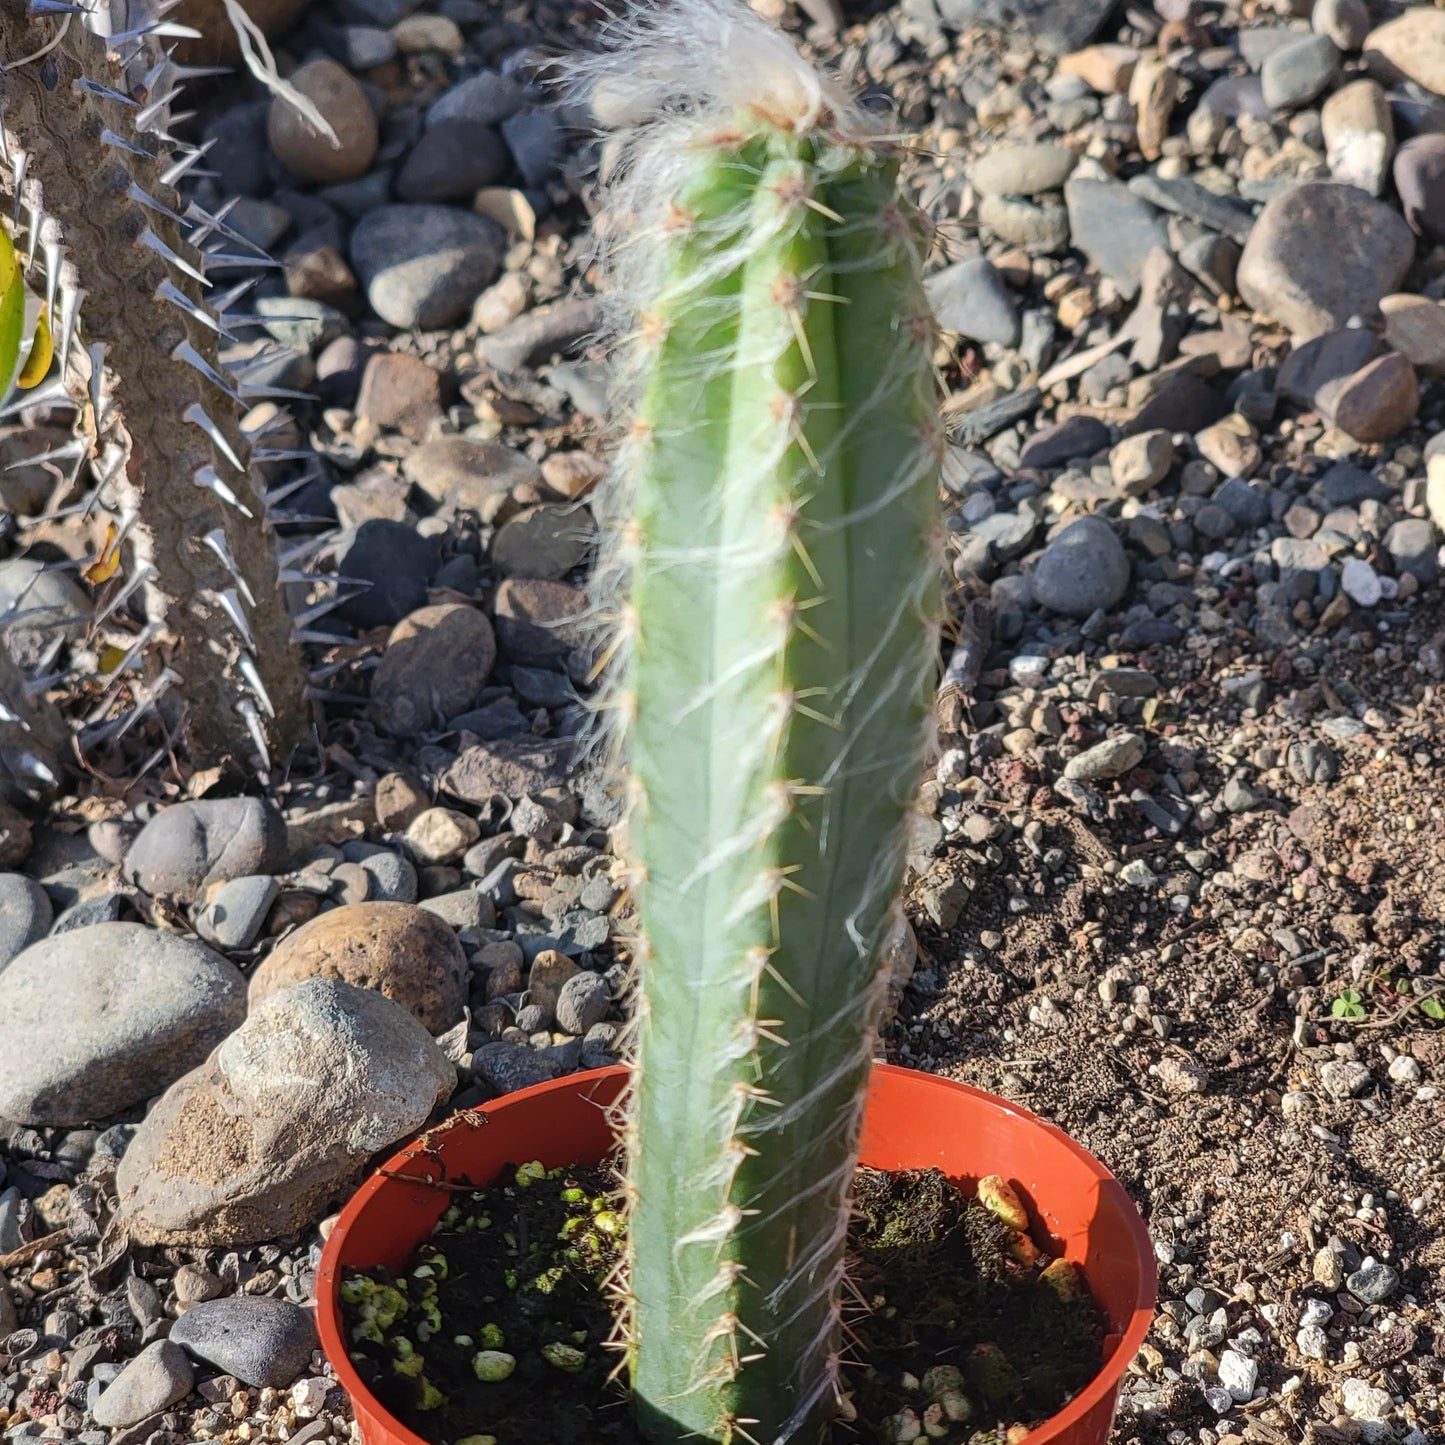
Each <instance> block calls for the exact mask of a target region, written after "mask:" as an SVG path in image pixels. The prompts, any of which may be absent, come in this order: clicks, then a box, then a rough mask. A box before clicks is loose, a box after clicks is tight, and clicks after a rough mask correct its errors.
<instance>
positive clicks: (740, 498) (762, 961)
mask: <svg viewBox="0 0 1445 1445" xmlns="http://www.w3.org/2000/svg"><path fill="white" fill-rule="evenodd" d="M627 23H628V24H629V25H630V26H631V27H633V33H634V39H633V40H632V41H631V42H630V43H629V44H628V45H627V46H626V47H625V48H624V49H623V50H622V51H621V52H620V55H621V56H622V57H623V59H622V61H621V63H620V64H619V65H618V66H617V69H616V71H612V72H609V71H608V69H607V68H606V65H605V63H604V64H601V65H594V74H601V75H602V77H603V78H604V79H607V78H609V77H615V75H616V74H617V73H619V72H621V73H626V74H629V75H632V74H637V75H641V76H643V77H645V78H647V79H648V80H649V81H650V82H651V83H653V84H654V85H658V86H659V89H660V88H661V84H660V82H659V77H665V76H667V75H668V74H669V73H671V74H673V75H676V76H682V77H684V78H686V79H687V80H689V81H692V82H694V83H695V80H696V77H697V74H698V70H697V67H698V65H699V64H700V63H710V58H711V56H712V55H713V54H714V53H716V54H725V55H727V56H728V57H729V59H728V63H727V68H728V70H729V71H730V73H731V74H732V75H733V76H736V75H737V73H738V72H739V71H740V70H743V69H744V68H746V67H748V66H749V63H750V61H751V62H753V73H752V74H750V75H748V76H747V77H746V80H745V84H744V88H743V90H742V92H741V93H739V92H738V91H737V89H736V88H735V82H733V81H728V82H726V84H725V85H724V86H723V88H722V89H720V90H718V91H717V93H716V94H713V95H709V94H707V93H706V92H705V93H704V95H703V96H702V97H698V95H697V94H696V92H693V93H692V94H691V95H690V99H689V101H688V103H687V105H686V106H685V107H684V109H683V113H682V114H681V115H679V111H678V100H679V97H678V96H676V95H667V96H666V97H664V99H665V100H666V101H669V102H671V104H667V103H664V104H663V105H661V106H659V107H658V109H659V110H660V111H661V112H662V113H663V115H664V116H665V118H664V119H663V120H661V121H655V120H645V121H643V123H642V124H641V125H640V126H639V128H638V129H637V130H635V131H633V132H632V133H631V134H630V136H627V137H625V138H624V147H623V149H624V160H623V162H622V165H621V168H620V169H619V171H618V173H617V178H616V179H615V180H614V182H613V187H614V191H613V200H614V210H618V211H622V212H624V213H625V226H626V231H627V233H628V235H629V239H628V241H627V243H626V246H624V247H622V248H620V249H619V250H618V251H616V252H614V254H613V257H612V260H613V274H614V277H615V278H616V280H617V282H618V283H619V287H620V289H619V294H618V295H617V296H616V297H615V298H614V299H615V301H616V302H617V304H618V305H619V308H620V309H622V310H624V312H628V313H631V314H632V315H634V316H637V317H640V318H641V319H640V321H639V322H636V323H634V325H633V328H632V334H633V337H634V344H635V353H634V357H633V361H634V367H635V370H636V373H637V377H638V401H637V405H636V410H635V420H634V422H633V426H632V429H631V433H630V437H629V441H628V444H627V446H626V447H625V448H624V450H623V457H622V460H621V461H620V462H619V467H618V475H617V477H616V478H615V482H616V484H617V486H618V488H619V490H620V492H621V494H622V496H623V498H625V500H623V501H621V502H620V503H619V505H620V507H621V508H622V510H623V516H622V520H621V521H620V522H619V523H618V524H617V525H616V528H615V541H616V546H617V551H618V559H617V560H618V562H619V566H620V568H621V570H622V572H623V574H624V580H623V587H624V602H623V605H622V608H621V612H622V616H623V618H624V622H625V625H624V627H623V629H622V630H623V637H622V639H621V644H622V645H619V646H618V649H617V651H618V653H619V654H620V655H619V656H618V657H617V659H616V661H615V663H614V669H615V671H614V689H615V696H614V698H613V702H614V706H613V707H612V708H611V715H612V716H613V717H614V718H615V719H617V720H618V728H619V732H620V746H621V752H622V756H623V759H624V761H625V763H626V765H627V768H628V772H629V777H630V811H629V815H628V818H627V820H626V825H625V838H624V847H625V849H626V852H627V854H628V856H629V858H630V861H631V863H632V866H633V870H634V877H635V886H636V890H637V895H638V907H639V918H640V936H639V938H638V939H637V942H636V949H635V951H636V955H637V960H638V982H639V1006H638V1011H637V1030H638V1065H637V1071H636V1074H635V1077H634V1081H633V1088H632V1097H631V1100H630V1103H629V1114H628V1120H627V1126H626V1140H627V1144H628V1160H629V1162H628V1180H627V1184H628V1192H629V1195H630V1208H631V1222H630V1235H629V1246H628V1251H629V1254H628V1275H627V1280H626V1285H625V1288H626V1291H627V1297H628V1302H629V1312H630V1317H629V1324H628V1328H629V1336H628V1338H627V1341H626V1343H627V1346H628V1350H629V1354H630V1358H631V1368H632V1379H633V1388H634V1396H635V1399H636V1402H637V1409H638V1417H639V1423H640V1425H641V1426H642V1428H643V1430H644V1431H645V1433H646V1434H647V1435H648V1436H649V1438H650V1439H652V1440H654V1441H659V1442H661V1441H667V1442H671V1441H680V1440H682V1439H684V1438H698V1439H703V1440H710V1441H717V1442H729V1441H733V1440H750V1441H758V1442H768V1445H772V1442H781V1441H785V1440H792V1439H798V1440H810V1439H815V1438H817V1436H818V1435H819V1433H820V1431H821V1428H822V1426H823V1424H824V1422H825V1421H826V1420H827V1418H828V1417H829V1415H830V1413H831V1411H832V1408H833V1405H834V1398H833V1395H834V1390H835V1387H836V1367H837V1355H838V1350H839V1330H838V1296H839V1289H840V1285H841V1271H842V1251H843V1243H844V1234H845V1227H846V1220H847V1203H846V1201H847V1195H848V1190H849V1186H850V1183H851V1178H852V1173H853V1169H854V1166H855V1163H856V1156H857V1142H858V1130H859V1123H860V1118H861V1108H862V1098H863V1091H864V1087H865V1084H866V1079H867V1074H868V1070H869V1067H870V1060H871V1056H872V1045H873V1039H874V1027H875V1024H876V1021H877V1017H878V1012H879V1009H880V1006H881V1003H882V996H883V991H884V986H885V985H886V979H885V978H884V977H883V976H882V974H881V972H880V969H879V958H878V946H879V943H880V940H881V936H882V933H883V931H884V926H885V924H886V921H887V918H888V912H889V908H890V905H891V904H892V902H893V899H894V896H895V894H896V891H897V887H898V883H899V878H900V873H901V867H902V856H903V844H904V839H905V836H906V821H907V815H908V811H909V808H910V804H911V802H912V799H913V796H914V792H915V789H916V785H917V780H918V770H919V766H920V762H921V753H922V743H923V740H924V728H925V722H926V718H927V716H928V713H929V704H930V699H931V693H932V688H931V682H932V678H933V675H934V672H935V670H936V661H937V634H936V614H937V611H938V605H937V598H938V594H939V586H938V564H937V561H936V551H935V547H934V529H935V514H934V512H935V506H936V499H937V474H938V449H939V444H938V433H937V424H936V406H935V393H934V386H933V378H932V371H931V367H930V364H929V355H930V345H931V321H930V318H929V314H928V309H927V305H926V301H925V299H924V296H923V292H922V288H921V284H920V280H919V277H920V271H921V257H920V237H919V234H918V232H917V230H916V223H915V221H914V220H913V218H912V217H911V215H910V214H909V213H908V212H907V210H906V208H905V206H904V205H903V204H902V203H901V202H900V201H899V200H898V199H897V168H898V161H899V157H898V154H897V151H896V148H895V147H894V146H893V145H891V144H890V143H889V142H888V141H887V140H885V139H883V138H881V137H879V136H878V135H877V133H876V131H875V129H874V127H873V126H872V124H871V123H870V121H869V120H868V118H867V117H865V116H863V115H861V114H859V113H857V112H855V111H853V110H852V109H849V108H847V107H846V106H845V105H841V104H839V103H838V102H837V100H836V98H834V97H832V96H831V95H830V94H829V92H828V90H827V88H826V86H825V85H824V84H823V83H821V82H820V81H819V80H818V79H817V77H815V76H814V75H813V73H812V72H811V71H810V70H809V69H808V68H807V67H805V66H804V65H803V63H802V62H801V60H799V59H798V58H797V57H796V56H795V55H794V54H793V53H792V51H791V49H787V50H786V51H783V50H781V49H780V48H779V45H780V42H778V41H777V38H776V37H775V36H774V35H773V34H772V32H769V31H766V30H765V28H764V27H763V26H762V24H761V22H758V21H756V20H755V19H754V18H753V17H751V16H749V15H747V14H746V13H745V12H742V11H741V8H740V7H739V9H738V10H736V11H734V10H733V9H731V8H730V7H724V6H721V5H697V4H694V3H686V4H683V5H680V6H679V7H678V8H677V13H675V14H673V15H672V16H671V17H669V16H666V15H662V14H661V13H660V12H656V11H653V12H647V13H646V14H645V16H644V17H641V18H639V17H638V16H637V15H634V16H632V17H629V19H628V21H627ZM686 30H690V31H691V38H686V36H685V31H686ZM720 31H721V32H722V33H719V32H720ZM781 44H785V43H781ZM693 46H696V50H693V49H692V48H691V47H693ZM679 51H681V52H682V53H683V54H684V55H685V56H687V57H690V67H682V66H679V65H678V64H677V54H678V53H679ZM704 57H707V58H708V60H707V61H706V62H705V61H704ZM760 57H761V58H760ZM613 58H614V59H615V58H616V56H614V57H613ZM669 66H672V67H673V68H672V70H671V71H669ZM728 86H734V89H733V90H732V91H731V93H725V92H726V91H727V88H728ZM629 161H630V166H629V164H628V162H629ZM639 228H644V230H643V232H642V234H645V235H646V244H647V245H648V246H649V247H650V249H651V252H652V254H653V255H654V257H655V258H656V259H654V260H652V261H648V260H645V259H643V260H639V259H638V257H637V255H636V254H635V253H631V252H633V248H637V247H641V246H643V245H644V242H643V241H642V240H640V239H639ZM646 228H650V231H651V234H646ZM629 253H631V254H629Z"/></svg>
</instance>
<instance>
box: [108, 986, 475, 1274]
mask: <svg viewBox="0 0 1445 1445" xmlns="http://www.w3.org/2000/svg"><path fill="white" fill-rule="evenodd" d="M456 1081H457V1076H456V1069H455V1067H454V1066H453V1065H452V1064H451V1063H450V1062H449V1061H448V1060H447V1057H446V1055H445V1054H443V1053H442V1051H441V1049H440V1048H438V1047H437V1045H436V1044H435V1043H434V1042H433V1041H432V1039H430V1038H429V1037H428V1036H427V1033H426V1030H425V1029H423V1028H422V1026H421V1025H420V1024H419V1023H417V1021H416V1020H415V1019H414V1018H412V1017H411V1016H410V1015H409V1014H408V1013H407V1012H406V1010H405V1009H403V1008H400V1007H399V1006H398V1005H396V1004H394V1003H392V1002H391V1000H390V999H386V998H383V997H382V996H381V995H380V994H379V993H374V992H372V991H371V990H369V989H364V988H352V987H351V986H350V985H349V984H344V983H338V982H336V980H334V979H324V978H313V979H309V980H308V981H307V982H305V983H303V984H299V985H298V986H297V987H295V988H289V989H284V990H282V991H281V992H280V993H278V994H275V995H274V996H273V997H271V998H269V999H267V1000H266V1001H265V1002H264V1003H262V1004H261V1005H260V1006H259V1007H257V1008H255V1009H254V1010H253V1011H252V1013H251V1016H250V1017H249V1018H248V1019H247V1020H246V1022H245V1023H244V1024H242V1026H241V1027H240V1028H239V1029H237V1030H236V1032H235V1033H233V1034H232V1035H231V1036H230V1037H229V1038H228V1039H226V1040H225V1042H224V1043H222V1044H221V1045H220V1046H219V1047H218V1048H217V1049H216V1050H215V1051H214V1052H213V1053H212V1054H211V1055H210V1057H209V1058H208V1059H207V1060H206V1061H205V1062H204V1063H203V1064H201V1066H200V1067H199V1068H196V1069H193V1070H192V1071H191V1072H190V1073H189V1074H187V1075H186V1076H185V1077H184V1078H183V1079H180V1080H178V1081H177V1082H176V1083H175V1084H173V1085H172V1086H171V1087H170V1088H169V1089H167V1090H166V1092H165V1093H164V1094H163V1095H162V1096H161V1098H160V1100H159V1101H158V1102H157V1103H156V1105H155V1106H154V1107H153V1108H152V1109H151V1111H150V1113H149V1114H147V1115H146V1118H145V1121H144V1122H143V1123H142V1124H141V1126H140V1129H139V1130H138V1131H137V1133H136V1136H135V1138H134V1139H133V1140H132V1141H131V1144H130V1147H129V1148H127V1150H126V1152H125V1157H124V1159H122V1161H121V1164H120V1168H119V1170H118V1171H117V1173H116V1192H117V1195H118V1196H119V1217H120V1219H121V1222H122V1224H123V1227H124V1229H125V1231H126V1233H127V1234H128V1235H129V1236H130V1238H131V1239H132V1240H133V1241H135V1242H136V1243H138V1244H167V1245H190V1246H192V1247H195V1248H210V1247H235V1246H238V1245H246V1244H255V1243H257V1242H259V1241H261V1240H274V1239H277V1238H280V1237H281V1236H283V1235H287V1234H294V1233H295V1232H296V1231H298V1230H301V1229H304V1228H306V1227H307V1226H308V1225H311V1224H314V1223H316V1221H317V1220H319V1219H320V1218H321V1217H322V1216H323V1215H324V1214H325V1213H326V1212H327V1210H328V1209H330V1208H331V1206H332V1205H333V1204H334V1203H335V1202H336V1200H337V1199H338V1198H339V1197H340V1196H341V1195H342V1193H344V1191H345V1190H346V1189H348V1188H349V1187H350V1186H351V1185H352V1184H353V1183H354V1182H355V1180H356V1178H357V1176H358V1175H359V1174H360V1172H361V1170H362V1169H363V1168H364V1167H365V1166H366V1163H367V1161H368V1159H370V1157H371V1156H372V1155H374V1154H376V1153H377V1152H378V1151H380V1150H382V1149H385V1148H387V1147H388V1146H389V1145H391V1144H394V1143H396V1142H397V1140H399V1139H401V1138H403V1137H405V1136H406V1135H408V1134H411V1133H414V1132H415V1131H416V1130H417V1129H419V1128H421V1126H422V1125H423V1124H425V1123H426V1121H427V1118H428V1117H429V1116H430V1114H431V1112H432V1110H433V1109H434V1108H435V1107H436V1105H437V1104H439V1103H440V1102H441V1101H442V1100H443V1099H445V1098H446V1097H447V1096H448V1095H449V1094H450V1093H451V1091H452V1089H453V1088H454V1087H455V1086H456Z"/></svg>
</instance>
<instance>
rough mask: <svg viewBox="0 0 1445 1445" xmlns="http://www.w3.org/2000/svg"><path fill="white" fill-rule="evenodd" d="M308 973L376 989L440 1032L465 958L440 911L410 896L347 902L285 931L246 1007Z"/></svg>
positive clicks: (457, 1005)
mask: <svg viewBox="0 0 1445 1445" xmlns="http://www.w3.org/2000/svg"><path fill="white" fill-rule="evenodd" d="M308 978H334V979H340V980H341V981H342V982H343V983H350V984H355V985H356V986H357V987H359V988H370V989H375V990H376V991H377V992H378V993H384V994H385V995H386V996H387V998H389V999H393V1000H395V1001H396V1002H397V1003H399V1004H400V1005H401V1006H402V1007H403V1008H404V1009H406V1010H407V1011H408V1012H409V1013H410V1014H411V1015H412V1016H413V1017H415V1018H416V1019H418V1020H420V1022H421V1023H422V1024H423V1025H424V1026H425V1028H426V1030H427V1032H428V1033H431V1034H440V1033H444V1032H445V1031H446V1030H447V1029H449V1028H451V1026H452V1025H453V1024H454V1023H456V1021H457V1020H458V1019H459V1018H461V1016H462V1005H463V1004H464V1003H465V1002H466V996H467V958H466V954H464V953H463V952H462V948H461V945H460V944H459V943H458V942H457V940H456V935H455V934H454V933H453V932H452V930H451V929H450V928H449V927H447V925H446V924H445V923H443V922H442V921H441V919H439V918H437V917H436V916H435V915H434V914H431V913H427V912H426V911H425V910H424V909H421V908H417V907H415V906H414V905H413V904H410V903H352V904H349V905H347V906H346V907H344V908H334V909H332V910H331V912H329V913H322V914H319V915H318V916H317V917H315V918H313V919H312V920H311V922H310V923H303V924H302V925H301V927H300V928H298V929H297V930H296V932H295V933H291V934H288V935H287V936H286V937H285V938H283V939H282V940H281V942H280V943H279V944H278V945H277V946H276V948H275V950H274V951H273V952H272V954H271V956H270V957H269V958H268V959H267V960H266V961H265V962H264V963H263V964H262V965H261V966H260V968H258V969H257V970H256V972H255V973H254V974H253V975H252V976H251V993H250V997H251V1007H252V1009H254V1008H255V1007H256V1006H257V1005H258V1004H259V1003H261V1002H262V1000H264V999H267V998H270V996H271V995H272V994H274V993H276V992H278V991H279V990H281V989H284V988H291V987H293V986H294V985H296V984H298V983H301V982H303V981H304V980H306V979H308Z"/></svg>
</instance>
